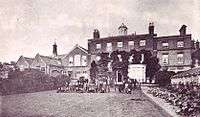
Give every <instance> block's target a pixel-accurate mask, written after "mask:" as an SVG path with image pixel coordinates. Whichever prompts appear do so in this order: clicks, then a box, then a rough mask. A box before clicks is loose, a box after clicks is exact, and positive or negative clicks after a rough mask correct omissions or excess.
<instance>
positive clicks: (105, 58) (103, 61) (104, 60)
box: [97, 53, 110, 79]
mask: <svg viewBox="0 0 200 117" xmlns="http://www.w3.org/2000/svg"><path fill="white" fill-rule="evenodd" d="M100 57H101V58H100V60H99V61H98V63H97V68H98V78H99V79H102V78H107V76H108V63H109V62H110V58H109V53H101V54H100Z"/></svg>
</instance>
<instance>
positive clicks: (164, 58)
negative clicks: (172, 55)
mask: <svg viewBox="0 0 200 117" xmlns="http://www.w3.org/2000/svg"><path fill="white" fill-rule="evenodd" d="M162 63H163V64H168V63H169V55H168V54H163V55H162Z"/></svg>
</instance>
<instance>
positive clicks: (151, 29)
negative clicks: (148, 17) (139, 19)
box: [149, 22, 154, 34]
mask: <svg viewBox="0 0 200 117" xmlns="http://www.w3.org/2000/svg"><path fill="white" fill-rule="evenodd" d="M149 34H154V24H153V22H150V23H149Z"/></svg>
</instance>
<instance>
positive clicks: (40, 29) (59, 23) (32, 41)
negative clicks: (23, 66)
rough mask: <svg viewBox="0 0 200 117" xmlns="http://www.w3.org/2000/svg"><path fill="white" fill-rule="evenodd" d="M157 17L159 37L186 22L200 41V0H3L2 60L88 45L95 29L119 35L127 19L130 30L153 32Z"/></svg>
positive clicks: (175, 31)
mask: <svg viewBox="0 0 200 117" xmlns="http://www.w3.org/2000/svg"><path fill="white" fill-rule="evenodd" d="M149 22H154V25H155V32H156V33H157V34H158V36H164V35H165V36H166V35H176V34H179V29H180V27H181V25H183V24H185V25H187V33H191V34H192V38H193V39H195V40H200V2H199V0H0V61H1V62H9V61H17V60H18V58H19V57H20V56H21V55H23V56H26V57H35V55H36V54H37V53H40V54H42V55H52V45H53V43H54V41H56V43H57V45H58V54H65V53H67V52H69V50H71V49H72V48H73V46H75V45H76V44H79V45H80V46H82V47H85V48H87V40H88V39H91V38H92V34H93V30H94V29H98V30H99V31H100V36H101V37H106V36H114V35H117V34H118V30H117V29H118V27H119V26H120V25H121V23H125V24H126V25H127V27H128V33H129V34H132V33H134V32H136V33H137V34H144V33H148V24H149Z"/></svg>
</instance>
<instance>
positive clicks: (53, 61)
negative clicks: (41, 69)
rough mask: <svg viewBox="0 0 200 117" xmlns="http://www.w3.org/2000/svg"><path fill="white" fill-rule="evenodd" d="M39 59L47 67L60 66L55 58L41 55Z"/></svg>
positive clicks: (59, 62)
mask: <svg viewBox="0 0 200 117" xmlns="http://www.w3.org/2000/svg"><path fill="white" fill-rule="evenodd" d="M40 58H41V59H42V60H43V61H44V62H45V63H46V64H48V65H55V66H61V61H60V60H58V59H56V58H53V57H49V56H43V55H40Z"/></svg>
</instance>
